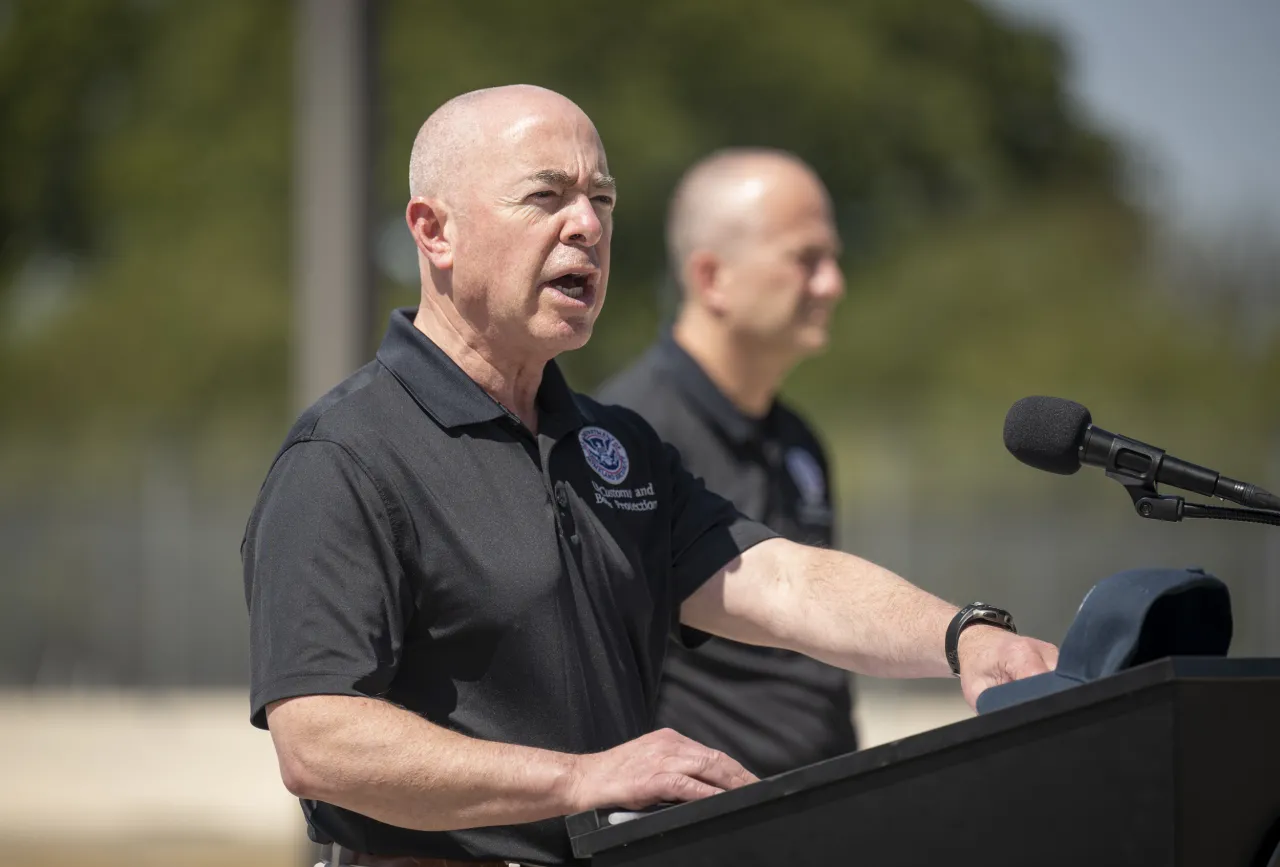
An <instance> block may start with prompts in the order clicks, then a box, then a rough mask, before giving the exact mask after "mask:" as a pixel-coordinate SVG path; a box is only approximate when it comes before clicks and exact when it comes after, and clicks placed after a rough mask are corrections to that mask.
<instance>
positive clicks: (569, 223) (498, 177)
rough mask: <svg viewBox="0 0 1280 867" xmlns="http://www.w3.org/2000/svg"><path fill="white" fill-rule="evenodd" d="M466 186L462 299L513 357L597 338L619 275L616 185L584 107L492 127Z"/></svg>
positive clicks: (458, 297) (478, 324)
mask: <svg viewBox="0 0 1280 867" xmlns="http://www.w3.org/2000/svg"><path fill="white" fill-rule="evenodd" d="M490 135H491V136H492V137H491V140H489V141H484V142H480V143H478V145H477V146H478V147H479V148H481V149H482V150H481V151H480V152H479V153H478V154H477V155H476V157H475V158H474V159H472V160H471V161H469V165H468V170H469V173H470V183H468V184H466V185H465V186H464V187H463V189H461V190H460V195H459V201H458V205H459V207H458V212H457V214H456V227H455V236H454V238H453V242H454V249H455V252H454V260H453V275H452V286H453V296H454V297H453V302H454V305H455V306H456V307H457V309H458V311H459V312H460V313H461V314H462V315H463V317H464V318H465V319H466V320H467V321H468V322H469V323H470V324H471V326H472V327H473V328H475V329H476V330H477V331H478V332H480V333H481V334H484V335H485V336H486V338H487V339H488V340H489V342H490V345H492V346H494V347H496V348H499V349H500V350H501V351H502V352H504V353H506V354H510V355H511V356H513V357H522V356H533V357H548V358H549V357H552V356H554V355H556V354H558V353H560V352H563V351H565V350H569V349H577V348H578V347H580V346H582V345H583V344H584V343H586V342H587V338H589V337H590V336H591V329H592V327H593V325H594V324H595V320H596V317H597V316H598V315H599V313H600V308H601V306H602V305H603V304H604V297H605V289H606V286H607V285H608V279H609V243H610V240H611V237H612V234H613V205H614V196H615V191H614V188H613V181H612V179H610V178H609V177H608V168H607V164H606V161H605V155H604V147H603V146H602V145H601V143H600V139H599V137H598V135H597V134H596V131H595V128H594V127H593V126H592V125H591V122H590V121H589V120H588V119H587V118H586V117H585V116H584V115H582V114H581V112H578V111H576V110H570V108H565V109H564V110H560V111H557V110H554V109H552V110H548V111H542V112H539V113H536V114H530V115H528V116H526V117H525V118H523V119H519V120H516V121H514V122H511V123H507V124H505V125H502V126H500V127H496V128H495V127H491V128H490Z"/></svg>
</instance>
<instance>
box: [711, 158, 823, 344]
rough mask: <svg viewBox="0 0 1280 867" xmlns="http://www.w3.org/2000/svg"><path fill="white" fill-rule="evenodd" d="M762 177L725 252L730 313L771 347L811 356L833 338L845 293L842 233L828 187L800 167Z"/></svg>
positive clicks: (738, 326) (723, 274) (740, 328)
mask: <svg viewBox="0 0 1280 867" xmlns="http://www.w3.org/2000/svg"><path fill="white" fill-rule="evenodd" d="M754 182H755V183H759V184H760V185H761V187H762V189H761V190H760V192H759V195H758V196H756V197H754V198H755V201H754V204H753V213H752V214H751V217H750V219H749V220H748V222H747V225H748V227H749V229H748V230H747V231H746V232H744V233H742V234H741V235H740V236H739V237H738V238H737V239H736V240H735V241H734V243H733V244H732V245H731V247H730V248H729V249H727V250H726V251H725V253H724V255H723V257H722V266H721V268H720V270H719V272H718V275H717V276H718V280H717V282H720V283H721V284H722V285H723V291H722V293H721V297H722V299H723V301H722V304H723V316H724V319H725V321H726V323H727V324H728V326H729V328H730V329H731V330H732V331H733V332H734V333H735V334H737V335H738V336H740V337H741V338H742V339H744V340H745V341H748V342H749V343H750V344H751V345H753V346H756V347H759V348H760V349H761V350H764V351H772V352H779V353H782V354H785V355H790V356H794V357H803V356H806V355H810V354H812V353H814V352H817V351H819V350H821V349H823V348H825V347H826V345H827V340H828V337H829V333H828V330H829V326H830V322H831V314H832V311H833V310H834V309H835V306H836V304H837V303H838V302H839V301H840V299H841V298H842V297H844V275H843V274H842V273H841V271H840V263H839V257H840V253H841V249H840V238H839V235H838V234H837V232H836V228H835V223H834V221H833V219H832V217H831V205H830V202H829V201H828V198H827V194H826V191H825V190H824V189H823V188H822V187H821V185H820V184H819V183H818V182H817V181H816V179H814V178H812V177H811V176H809V175H808V174H802V173H800V172H799V171H796V170H794V169H792V170H788V171H785V172H782V173H780V174H777V175H771V176H765V177H762V178H760V179H758V180H757V181H754Z"/></svg>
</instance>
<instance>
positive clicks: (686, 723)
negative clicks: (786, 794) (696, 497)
mask: <svg viewBox="0 0 1280 867" xmlns="http://www.w3.org/2000/svg"><path fill="white" fill-rule="evenodd" d="M600 398H601V400H603V401H605V402H607V403H619V404H622V405H624V406H628V407H631V408H633V409H635V410H637V411H638V412H640V414H641V415H643V416H644V417H645V418H646V419H647V420H648V421H649V422H650V423H651V424H652V425H653V426H654V428H655V429H656V430H657V431H658V434H659V435H660V436H661V437H662V438H663V439H664V440H666V441H667V442H669V443H671V444H672V445H674V446H675V447H676V448H677V449H678V450H679V452H680V455H681V459H682V461H683V463H684V465H685V466H686V467H688V468H689V470H690V471H691V472H693V473H694V474H695V475H698V476H700V477H702V479H703V480H704V481H705V482H706V484H707V487H708V488H710V489H711V490H713V491H715V492H716V493H718V494H722V495H723V496H725V497H727V498H728V499H730V500H731V501H732V502H733V504H734V505H735V506H737V507H738V508H739V509H740V510H741V511H742V512H743V513H744V514H746V515H749V516H750V517H752V518H755V519H756V520H759V521H761V522H763V523H764V524H767V525H768V526H769V527H770V528H772V529H773V530H776V531H777V532H778V533H780V534H781V535H783V536H786V537H787V538H789V539H793V540H795V541H797V542H802V543H804V544H808V545H818V546H822V547H830V546H831V545H832V541H833V532H832V511H831V500H830V496H829V493H828V492H829V490H830V485H829V483H828V482H829V479H828V471H827V460H826V456H825V454H824V451H823V448H822V446H821V444H820V443H819V442H818V439H817V437H816V436H815V435H814V434H813V432H812V431H811V430H810V429H809V426H808V425H806V424H805V423H804V421H803V420H801V419H800V417H799V416H797V415H796V414H795V413H794V412H792V411H791V410H789V409H788V408H787V407H786V406H784V405H783V404H781V403H779V402H775V403H774V405H773V407H772V409H771V410H770V411H769V413H768V415H766V416H765V417H764V418H763V419H754V418H750V417H748V416H746V415H744V414H743V413H742V412H741V411H740V410H739V409H738V408H737V407H736V406H734V404H733V403H732V401H730V400H729V398H728V397H726V396H725V395H724V393H722V392H721V391H720V390H719V389H718V388H717V387H716V385H715V383H713V382H712V381H711V379H710V378H709V377H708V376H707V374H706V373H705V371H703V370H702V368H701V367H699V366H698V364H697V362H695V361H694V360H693V359H692V358H691V357H690V356H689V355H688V353H686V352H685V351H684V350H683V349H681V348H680V346H679V345H677V344H676V342H675V341H674V340H672V339H671V337H670V336H669V335H668V336H665V337H664V338H662V339H661V340H659V342H658V343H657V344H655V345H654V346H653V347H651V348H650V349H649V351H648V352H646V353H645V354H644V355H643V356H642V357H641V358H640V359H639V360H637V361H636V363H635V364H634V365H633V366H632V367H630V368H628V369H627V370H625V371H623V372H622V373H621V374H619V375H618V376H617V377H615V378H614V379H613V380H612V381H610V382H608V383H606V384H605V386H604V388H603V389H602V390H601V392H600ZM690 643H691V644H693V642H690ZM852 701H853V700H852V689H851V685H850V677H849V674H848V673H847V672H845V671H842V670H840V669H837V668H832V667H831V666H828V665H825V664H823V663H821V662H817V661H815V660H813V659H810V658H809V657H807V656H802V655H800V654H796V653H791V652H789V651H785V650H776V649H774V648H768V647H753V646H750V645H746V644H739V643H737V642H733V641H728V640H726V639H721V638H710V639H709V640H707V641H706V642H705V643H703V644H700V645H697V646H696V647H683V646H680V645H678V644H673V646H672V649H671V653H670V654H669V656H668V658H667V663H666V670H665V672H664V677H663V681H662V684H661V687H660V694H659V704H658V724H659V725H660V726H670V727H671V728H674V729H676V730H677V731H679V732H682V733H683V734H685V735H687V736H688V737H691V738H693V739H694V740H696V741H700V742H702V743H704V744H706V745H707V746H711V747H715V748H716V749H718V750H722V751H724V752H726V753H728V754H729V755H731V756H733V757H734V758H736V759H737V760H738V761H740V762H741V763H742V764H743V765H744V766H745V767H747V768H748V769H749V770H751V771H754V772H755V773H756V774H759V775H760V776H772V775H773V774H777V773H781V772H782V771H787V770H791V769H792V768H796V767H799V766H801V765H807V764H811V763H813V762H817V761H821V760H823V759H826V758H830V757H832V756H836V755H840V754H841V753H845V752H849V751H850V750H853V749H856V747H857V740H856V737H855V734H854V728H853V722H852V719H851V715H852Z"/></svg>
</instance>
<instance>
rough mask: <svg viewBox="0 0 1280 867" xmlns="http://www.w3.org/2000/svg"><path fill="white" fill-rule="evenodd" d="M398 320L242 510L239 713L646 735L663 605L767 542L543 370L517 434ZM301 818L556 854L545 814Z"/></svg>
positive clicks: (388, 839)
mask: <svg viewBox="0 0 1280 867" xmlns="http://www.w3.org/2000/svg"><path fill="white" fill-rule="evenodd" d="M413 315H414V311H413V310H400V311H396V313H394V314H393V316H392V320H391V326H390V329H389V331H388V333H387V336H386V338H385V340H384V341H383V344H382V347H381V348H380V349H379V350H378V354H377V358H376V360H375V361H373V362H371V363H369V364H368V365H366V366H365V367H363V368H362V369H361V370H360V371H358V372H357V373H355V374H354V375H353V376H352V377H350V378H349V379H348V380H347V381H345V382H344V383H342V384H341V385H340V386H338V387H337V388H336V389H334V390H333V391H332V392H330V393H329V394H328V395H326V396H325V397H324V398H322V399H321V400H320V401H319V402H317V403H316V404H315V405H314V406H312V407H311V408H310V409H308V410H307V411H306V412H305V413H303V415H302V416H301V418H300V419H299V420H298V421H297V423H296V424H295V425H294V427H293V429H292V430H291V431H290V432H289V435H288V438H287V439H286V441H285V443H284V446H283V447H282V448H281V450H280V452H279V454H278V455H277V457H276V459H275V462H274V464H273V466H272V467H271V470H270V472H269V474H268V476H267V479H266V481H265V483H264V484H263V487H262V490H261V492H260V494H259V498H258V502H257V504H256V505H255V507H254V509H253V513H252V515H251V517H250V519H249V525H248V529H247V532H246V535H245V539H244V543H243V547H242V552H243V558H244V574H245V594H246V598H247V602H248V606H249V620H250V656H251V668H252V691H251V704H252V720H253V723H254V724H255V725H257V726H259V727H265V725H266V720H265V710H264V709H265V706H266V705H267V704H268V703H269V702H272V701H276V700H278V699H283V698H289V697H292V696H299V695H309V694H337V695H352V696H377V697H381V698H385V699H386V700H388V701H390V702H394V703H395V704H398V705H401V706H403V707H405V708H407V709H409V710H411V711H413V712H415V713H418V714H421V715H422V716H424V717H426V718H427V719H429V720H431V721H432V722H434V723H437V724H439V725H441V726H445V727H447V728H449V729H452V730H454V731H457V732H461V733H462V734H465V735H469V736H472V737H476V738H482V739H485V740H492V741H502V742H505V743H512V744H522V745H526V746H531V747H541V748H544V749H550V750H557V751H561V752H568V753H587V752H595V751H599V750H604V749H608V748H610V747H614V746H617V745H618V744H620V743H622V742H624V741H627V740H630V739H632V738H636V737H638V736H640V735H642V734H644V733H645V732H648V731H650V730H651V729H652V728H653V719H654V712H655V706H656V700H657V682H658V676H659V672H660V670H661V666H662V660H663V656H664V653H665V652H666V648H667V646H668V643H667V636H668V635H669V633H670V632H671V631H672V630H673V629H674V628H675V625H676V624H677V622H678V617H679V606H680V603H681V602H682V601H683V600H684V599H685V598H686V597H688V596H689V595H690V594H691V593H693V592H694V590H696V589H697V588H698V587H699V586H700V585H701V584H702V583H703V582H704V581H705V580H706V579H707V578H709V577H710V576H711V575H713V574H714V573H715V572H716V571H717V570H719V569H720V568H721V567H722V566H723V565H725V564H726V563H727V562H729V561H730V560H732V559H733V558H734V557H736V556H737V555H738V554H739V553H740V552H742V551H743V550H745V549H746V548H748V547H750V546H751V545H754V544H756V543H757V542H760V541H762V540H763V539H766V538H769V537H770V536H772V535H774V534H773V533H771V532H770V531H769V530H767V529H765V528H764V527H763V526H762V525H760V524H757V523H755V522H753V521H750V520H748V519H747V518H745V517H744V516H742V515H741V514H739V513H738V512H737V511H736V510H735V509H734V508H733V506H732V505H731V504H729V503H728V502H727V501H725V500H723V499H722V498H720V497H718V496H716V495H714V494H712V493H710V492H708V491H707V490H706V489H705V488H704V487H703V485H702V484H701V482H699V481H697V480H695V479H694V478H693V477H692V476H691V475H690V474H689V473H688V472H686V471H685V470H684V469H683V467H682V466H681V465H680V461H679V457H678V456H677V454H676V453H675V451H674V450H673V449H672V448H671V447H669V446H666V445H664V444H663V443H662V442H661V441H660V440H659V439H658V437H657V435H656V434H655V433H654V432H653V429H652V428H651V427H650V426H649V425H648V424H647V423H646V422H644V421H643V420H642V419H641V418H640V417H639V416H638V415H636V414H635V413H633V412H631V411H629V410H625V409H621V408H617V407H604V406H601V405H600V404H598V403H596V402H595V401H593V400H591V399H590V398H586V397H583V396H581V395H578V394H575V393H573V392H572V391H570V390H569V388H568V386H567V385H566V384H565V381H564V378H563V377H562V375H561V374H560V372H559V370H558V368H557V367H556V365H555V363H554V362H552V363H549V364H548V365H547V367H546V370H545V372H544V374H543V381H542V386H541V389H540V390H539V392H538V395H537V404H538V411H539V431H538V433H537V435H536V436H534V435H533V434H531V433H530V432H529V430H528V429H527V428H526V427H525V426H524V425H523V424H522V423H521V422H520V420H519V419H518V418H517V417H516V416H514V415H513V414H511V413H510V412H508V411H507V410H506V409H504V408H503V407H502V406H501V405H499V404H498V403H497V402H495V401H494V400H492V399H491V398H490V397H489V396H488V395H487V394H486V393H485V392H484V391H483V390H482V389H481V388H480V387H479V386H477V385H476V384H475V383H474V382H473V381H472V380H471V379H470V378H468V377H467V376H466V374H465V373H463V371H462V370H461V369H460V368H459V367H458V366H457V365H455V364H454V363H453V361H452V360H450V359H449V357H448V356H447V355H445V354H444V353H443V352H442V351H441V350H440V349H439V348H438V347H436V346H435V345H434V344H433V343H432V342H431V341H430V340H428V339H427V338H426V337H425V336H424V335H423V334H422V333H421V332H419V331H418V330H417V329H416V328H414V326H413V323H412V319H413ZM303 808H304V812H305V813H306V815H307V819H308V823H309V828H310V832H311V835H312V837H313V839H316V840H318V841H319V842H329V841H331V840H332V841H336V842H338V843H341V844H342V845H343V846H346V847H348V848H350V849H355V850H357V851H363V852H370V853H373V854H380V855H419V856H434V857H442V858H499V859H501V858H506V859H510V860H517V861H529V862H533V863H563V862H567V861H570V860H571V853H570V850H569V845H568V838H567V835H566V832H565V829H564V825H563V822H562V820H558V819H552V820H547V821H543V822H536V823H531V824H526V825H516V826H505V827H493V828H480V829H474V830H466V831H455V832H448V833H426V832H418V831H410V830H406V829H402V828H397V827H393V826H390V825H386V824H382V823H380V822H376V821H373V820H372V819H369V818H367V817H364V816H361V815H359V814H356V813H353V812H350V811H348V810H344V809H340V808H337V807H334V806H331V805H328V804H323V803H314V802H304V804H303Z"/></svg>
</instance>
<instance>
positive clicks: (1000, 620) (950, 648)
mask: <svg viewBox="0 0 1280 867" xmlns="http://www.w3.org/2000/svg"><path fill="white" fill-rule="evenodd" d="M975 623H985V624H987V625H989V626H998V627H1000V628H1001V629H1007V630H1009V631H1010V632H1012V633H1015V634H1016V633H1017V632H1018V627H1016V626H1014V625H1013V615H1012V614H1010V613H1009V612H1008V611H1005V610H1004V609H1003V608H996V607H995V606H994V605H987V604H986V603H985V602H974V603H972V604H971V605H966V606H965V607H963V608H961V609H960V610H959V611H957V612H956V616H955V617H952V618H951V625H949V626H948V627H947V640H946V645H945V648H946V651H947V663H948V664H950V666H951V673H952V674H954V675H955V676H956V677H959V676H960V654H959V652H958V648H959V647H960V633H961V632H964V630H965V628H966V627H969V626H972V625H974V624H975Z"/></svg>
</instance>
